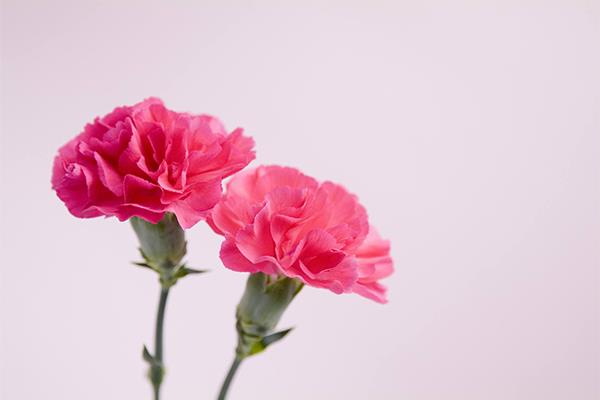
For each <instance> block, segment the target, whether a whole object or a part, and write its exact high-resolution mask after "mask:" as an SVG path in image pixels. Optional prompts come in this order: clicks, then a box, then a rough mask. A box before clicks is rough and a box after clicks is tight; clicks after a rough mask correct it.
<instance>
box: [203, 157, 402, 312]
mask: <svg viewBox="0 0 600 400" xmlns="http://www.w3.org/2000/svg"><path fill="white" fill-rule="evenodd" d="M207 221H208V223H209V224H210V226H211V227H212V228H213V230H215V232H217V233H219V234H221V235H223V236H224V237H225V241H224V242H223V245H222V246H221V260H222V261H223V263H224V264H225V266H226V267H227V268H229V269H232V270H234V271H242V272H251V273H254V272H263V273H265V274H270V275H285V276H288V277H292V278H297V279H299V280H301V281H302V282H304V283H305V284H308V285H310V286H314V287H320V288H326V289H329V290H331V291H333V292H335V293H347V292H354V293H358V294H360V295H361V296H365V297H368V298H370V299H372V300H375V301H377V302H380V303H385V302H386V296H385V292H386V289H385V287H384V286H382V285H381V284H380V283H379V282H378V281H379V279H382V278H385V277H387V276H389V275H390V274H391V273H392V272H393V265H392V260H391V258H390V254H389V253H390V245H389V242H388V241H386V240H383V239H381V238H380V237H379V235H378V234H377V232H376V231H375V230H374V229H373V228H372V227H370V226H369V222H368V219H367V213H366V211H365V209H364V208H363V206H361V205H360V204H359V203H358V200H357V198H356V196H354V195H352V194H350V193H348V192H347V191H346V190H345V189H344V188H343V187H342V186H340V185H336V184H334V183H331V182H324V183H319V182H317V181H316V180H315V179H313V178H310V177H308V176H306V175H303V174H302V173H301V172H300V171H298V170H296V169H293V168H285V167H280V166H268V167H259V168H256V169H254V170H251V171H247V172H242V173H241V174H239V175H237V176H235V177H234V178H233V179H232V180H231V182H229V184H228V185H227V192H226V194H225V195H224V196H223V198H222V199H221V201H220V202H219V204H217V205H216V206H215V208H214V209H213V211H212V212H211V214H210V215H209V217H208V219H207Z"/></svg>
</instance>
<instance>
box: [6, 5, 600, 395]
mask: <svg viewBox="0 0 600 400" xmlns="http://www.w3.org/2000/svg"><path fill="white" fill-rule="evenodd" d="M599 52H600V4H599V2H597V1H574V0H564V1H539V2H534V1H500V0H498V1H479V2H478V1H443V2H442V1H440V2H435V1H417V0H414V1H397V2H392V1H390V2H382V1H362V2H350V1H343V2H342V1H340V2H332V1H320V2H307V1H302V2H297V3H295V4H294V3H291V2H275V1H273V2H260V1H255V2H242V1H240V2H237V3H234V2H218V1H215V2H205V1H199V0H195V1H192V0H190V1H170V2H167V1H164V2H153V1H139V2H136V1H112V2H111V1H103V2H100V1H98V2H86V1H81V0H79V1H72V2H65V1H47V2H46V1H26V0H19V1H17V0H14V1H3V2H2V54H1V57H2V62H1V67H2V142H1V146H2V153H1V154H2V164H1V165H2V183H1V186H0V190H1V196H0V198H1V201H2V220H1V225H0V226H1V229H2V251H1V253H0V265H1V270H2V286H1V290H0V294H1V302H2V305H1V321H2V327H1V331H2V341H1V354H0V362H1V364H2V369H1V375H0V378H1V379H0V380H1V389H0V397H1V398H2V399H3V400H25V399H61V400H81V399H90V400H93V399H102V400H106V399H150V393H151V392H150V385H149V384H148V383H147V381H146V380H145V376H144V374H145V370H146V365H145V364H144V362H143V361H142V359H141V349H142V344H144V343H146V344H151V342H152V340H153V339H152V330H153V324H154V314H155V308H156V302H157V297H158V290H159V289H158V285H157V280H156V276H155V275H154V274H153V273H151V272H149V271H147V270H144V269H141V268H136V267H134V266H132V265H131V264H130V261H135V260H137V259H138V258H139V257H138V254H137V250H136V247H137V243H136V240H135V237H134V235H133V232H132V230H131V228H130V226H129V225H128V224H127V223H119V222H118V221H116V220H115V219H91V220H80V219H76V218H74V217H72V216H71V215H70V214H69V213H68V212H67V210H66V208H65V207H64V206H63V204H62V203H61V202H60V201H59V200H58V198H57V197H56V196H55V194H54V193H53V192H52V190H51V188H50V173H51V164H52V160H53V157H54V154H55V152H56V150H57V148H58V147H59V146H61V145H62V144H63V143H65V142H66V141H67V140H69V139H70V138H72V137H73V136H75V135H76V134H77V133H79V132H80V130H81V129H82V127H83V125H84V124H85V123H86V122H87V121H91V120H92V119H93V118H94V117H95V116H96V115H102V114H104V113H107V112H109V111H110V110H112V108H113V107H115V106H117V105H121V104H132V103H135V102H137V101H140V100H141V99H143V98H145V97H147V96H159V97H161V98H162V99H163V100H164V101H165V102H166V104H167V106H169V107H171V108H173V109H175V110H181V111H191V112H195V113H211V114H214V115H217V116H218V117H220V118H221V119H222V120H223V121H224V123H225V124H226V125H227V127H228V128H230V129H233V128H235V127H237V126H242V127H244V128H245V129H246V132H247V133H248V134H250V135H252V136H253V137H254V138H255V139H256V142H257V151H258V158H257V161H256V162H255V164H254V165H257V164H258V163H261V164H262V163H264V164H268V163H278V164H284V165H291V166H296V167H298V168H300V169H302V170H303V171H305V172H306V173H308V174H311V175H313V176H315V177H317V178H318V179H322V180H325V179H330V180H333V181H336V182H339V183H342V184H343V185H345V186H346V187H348V188H349V189H350V190H351V191H352V192H354V193H357V194H358V195H359V197H360V199H361V201H362V202H363V203H364V205H365V206H366V207H367V209H368V211H369V214H370V219H371V221H372V223H373V224H374V225H375V226H377V227H378V228H379V230H380V231H381V233H382V234H383V235H384V236H385V237H387V238H390V239H391V241H392V243H393V256H394V259H395V262H396V268H397V270H396V273H395V275H394V276H393V277H391V278H390V279H389V280H387V285H388V286H389V297H390V302H389V304H388V305H385V306H381V305H379V304H376V303H373V302H371V301H368V300H366V299H363V298H360V297H358V296H356V295H342V296H337V295H334V294H332V293H330V292H328V291H325V290H317V289H312V288H307V289H306V290H304V291H303V292H302V293H301V295H300V296H299V297H298V298H297V299H296V300H295V301H294V303H293V304H292V306H291V307H290V309H289V310H288V312H287V313H286V315H285V317H284V319H283V321H282V323H281V327H289V326H295V327H296V329H295V330H294V332H293V333H292V334H290V335H289V336H288V337H287V338H286V339H285V341H283V342H281V343H279V344H276V345H274V346H273V347H271V348H270V349H269V350H268V351H267V352H266V353H264V354H262V355H259V356H256V357H254V358H252V359H249V360H247V362H245V363H244V364H243V365H242V367H241V369H240V373H239V376H238V377H237V378H236V380H235V382H234V385H233V389H232V391H231V397H230V398H231V400H236V399H291V400H294V399H319V400H320V399H323V400H329V399H406V400H439V399H444V400H445V399H451V400H453V399H456V400H495V399H498V400H513V399H514V400H573V399H576V400H595V399H598V398H600V383H599V381H600V329H599V324H600V310H599V308H600V299H599V293H598V292H599V285H600V277H599V266H600V252H599V244H600V158H599V156H600V119H599V118H600V74H599V71H600V56H599ZM188 239H189V255H188V257H187V259H188V261H189V263H190V265H192V266H195V267H197V268H209V269H211V270H212V272H210V273H209V274H206V275H203V276H193V277H188V278H186V279H184V280H183V281H181V282H180V283H178V284H177V286H176V287H175V288H174V290H173V292H172V296H171V297H170V299H169V305H168V310H167V312H168V315H167V325H166V344H165V346H166V350H165V351H166V362H167V367H168V372H167V377H166V380H165V383H164V399H166V400H171V399H173V400H176V399H182V400H183V399H186V400H187V399H210V398H214V397H215V395H216V392H217V390H218V386H219V385H220V383H221V380H222V378H223V376H224V374H225V371H226V368H227V367H228V365H229V363H230V361H231V358H232V356H233V349H234V346H235V332H234V308H235V305H236V303H237V301H238V300H239V297H240V295H241V293H242V290H243V286H244V282H245V278H246V277H245V275H244V274H240V273H235V272H231V271H229V270H226V269H225V268H224V267H222V265H221V263H220V262H219V259H218V246H219V244H220V241H221V239H220V237H218V236H216V235H214V234H213V233H212V232H211V231H210V230H209V229H208V227H207V226H206V225H205V224H203V223H200V224H198V225H197V226H195V227H194V228H193V229H191V230H190V231H189V232H188Z"/></svg>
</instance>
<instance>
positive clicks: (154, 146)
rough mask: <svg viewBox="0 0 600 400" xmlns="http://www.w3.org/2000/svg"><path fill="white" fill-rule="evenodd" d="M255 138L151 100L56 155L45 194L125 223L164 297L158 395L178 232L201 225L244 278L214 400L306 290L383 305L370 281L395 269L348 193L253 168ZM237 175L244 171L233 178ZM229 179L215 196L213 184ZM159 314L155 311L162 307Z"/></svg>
mask: <svg viewBox="0 0 600 400" xmlns="http://www.w3.org/2000/svg"><path fill="white" fill-rule="evenodd" d="M253 147H254V141H253V140H252V139H251V138H249V137H246V136H244V135H243V132H242V130H241V129H236V130H234V131H233V132H231V133H228V132H227V131H226V130H225V128H224V127H223V125H222V124H221V123H220V122H219V120H218V119H216V118H214V117H211V116H207V115H192V114H188V113H179V112H174V111H172V110H169V109H167V108H166V107H165V106H164V105H163V103H162V102H161V101H160V100H159V99H155V98H151V99H147V100H145V101H143V102H141V103H138V104H136V105H134V106H131V107H119V108H117V109H115V110H114V111H113V112H112V113H110V114H108V115H106V116H104V117H102V118H97V119H96V120H95V121H94V122H93V123H91V124H88V125H87V126H86V127H85V129H84V131H83V132H82V133H81V134H80V135H78V136H77V137H76V138H74V139H73V140H71V141H70V142H68V143H67V144H66V145H65V146H63V147H62V148H61V149H60V150H59V154H58V156H57V157H56V159H55V162H54V169H53V176H52V186H53V188H54V189H55V190H56V193H57V195H58V197H59V198H60V199H61V200H62V201H63V202H64V203H65V205H66V206H67V207H68V209H69V211H70V212H71V213H72V214H73V215H75V216H77V217H81V218H90V217H98V216H107V217H108V216H115V217H117V218H118V219H119V220H121V221H124V220H131V222H132V224H133V227H134V229H135V231H136V234H137V235H138V238H139V240H140V245H141V252H142V256H143V258H144V260H143V262H141V263H140V265H143V266H145V267H148V268H151V269H153V270H155V271H156V272H158V274H159V276H160V281H161V297H160V301H159V310H158V315H157V329H156V344H155V349H154V352H153V353H151V352H150V351H148V350H146V349H145V351H144V357H145V359H146V360H147V361H148V362H149V364H150V373H149V376H150V379H151V381H152V383H153V386H154V393H155V399H158V398H159V393H160V384H161V382H162V378H163V375H164V367H163V357H162V353H163V351H162V326H163V319H164V308H165V304H166V300H167V295H168V293H169V289H170V288H171V286H172V285H173V284H175V283H176V281H177V280H178V279H180V278H181V277H183V276H185V275H187V274H190V273H195V272H200V271H196V270H193V269H190V268H188V267H187V266H186V265H185V264H182V260H183V258H184V256H185V251H186V250H185V249H186V242H185V233H184V229H188V228H191V227H193V226H194V225H195V224H196V223H198V222H199V221H202V220H205V221H206V222H207V223H208V224H209V225H210V226H211V228H212V229H213V230H214V231H215V232H216V233H218V234H220V235H222V236H223V237H224V241H223V244H222V246H221V249H220V257H221V260H222V262H223V264H224V265H225V266H226V267H227V268H229V269H231V270H234V271H239V272H248V273H250V276H249V279H248V283H247V286H246V291H245V293H244V295H243V296H242V300H241V301H240V304H239V306H238V309H237V313H236V317H237V323H236V327H237V331H238V346H237V348H236V355H235V358H234V362H233V364H232V368H231V370H230V371H229V373H228V374H227V377H226V379H225V382H224V384H223V387H222V390H221V393H220V395H219V398H225V396H226V392H227V388H228V387H229V384H230V383H231V379H232V378H233V375H234V374H235V372H236V370H237V368H238V366H239V364H240V362H241V361H242V360H243V359H245V358H247V357H248V356H250V355H253V354H256V353H258V352H260V351H262V350H264V349H265V348H266V347H267V346H268V345H270V344H271V343H273V342H275V341H277V340H279V339H281V338H282V337H283V336H285V334H286V333H287V331H282V332H274V330H275V328H276V325H277V322H278V321H279V318H280V317H281V315H282V313H283V312H284V311H285V309H286V307H287V306H288V305H289V303H290V302H291V301H292V299H293V298H294V297H295V296H296V294H297V293H298V292H299V291H300V289H301V288H302V287H303V286H304V285H308V286H312V287H318V288H325V289H329V290H331V291H333V292H334V293H338V294H340V293H356V294H359V295H361V296H364V297H367V298H369V299H372V300H374V301H377V302H380V303H384V302H385V301H386V294H385V287H384V286H382V285H381V284H380V283H379V280H380V279H382V278H385V277H387V276H389V275H390V274H391V273H392V271H393V265H392V260H391V258H390V255H389V252H390V246H389V242H388V241H386V240H383V239H381V237H380V236H379V235H378V233H377V231H376V230H375V229H374V228H373V227H372V226H370V224H369V221H368V218H367V213H366V211H365V209H364V207H363V206H362V205H361V204H360V203H359V202H358V199H357V198H356V196H354V195H353V194H351V193H349V192H348V191H347V190H346V189H345V188H343V187H342V186H340V185H337V184H334V183H331V182H322V183H320V182H318V181H316V180H315V179H313V178H311V177H308V176H306V175H304V174H302V173H301V172H300V171H298V170H297V169H294V168H288V167H281V166H261V167H258V168H255V169H253V170H245V171H241V170H242V169H243V168H244V167H246V166H247V165H248V164H249V163H250V162H251V161H252V160H253V159H254V158H255V153H254V151H253ZM240 171H241V172H240ZM231 175H234V176H233V178H232V179H231V180H230V181H229V183H228V184H227V190H226V192H225V193H224V194H223V191H222V180H223V179H224V178H227V177H229V176H231ZM161 308H162V310H161Z"/></svg>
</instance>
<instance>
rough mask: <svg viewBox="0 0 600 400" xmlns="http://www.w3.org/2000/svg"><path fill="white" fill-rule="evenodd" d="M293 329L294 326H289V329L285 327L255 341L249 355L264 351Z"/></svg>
mask: <svg viewBox="0 0 600 400" xmlns="http://www.w3.org/2000/svg"><path fill="white" fill-rule="evenodd" d="M292 329H294V328H289V329H285V330H283V331H279V332H275V333H272V334H270V335H267V336H265V337H263V338H262V339H261V340H259V341H256V342H254V343H253V344H252V346H251V347H250V351H249V353H248V355H249V356H252V355H254V354H258V353H260V352H263V351H264V350H265V349H266V348H267V347H269V346H270V345H272V344H273V343H275V342H278V341H280V340H281V339H283V338H284V337H286V336H287V334H288V333H290V332H291V331H292Z"/></svg>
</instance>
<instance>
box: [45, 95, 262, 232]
mask: <svg viewBox="0 0 600 400" xmlns="http://www.w3.org/2000/svg"><path fill="white" fill-rule="evenodd" d="M253 146H254V141H253V140H252V139H251V138H249V137H246V136H243V135H242V129H240V128H238V129H235V130H234V131H233V132H231V133H228V132H227V131H226V130H225V128H224V126H223V124H221V122H220V121H219V120H218V119H217V118H215V117H212V116H209V115H192V114H188V113H180V112H175V111H172V110H169V109H168V108H166V107H165V106H164V104H163V102H162V101H161V100H160V99H157V98H149V99H146V100H144V101H142V102H140V103H138V104H135V105H133V106H123V107H118V108H116V109H115V110H114V111H113V112H111V113H109V114H107V115H106V116H104V117H102V118H96V119H95V120H94V122H92V123H90V124H88V125H86V126H85V128H84V130H83V132H81V133H80V134H79V135H78V136H77V137H75V138H74V139H72V140H71V141H69V142H68V143H67V144H65V145H64V146H63V147H61V148H60V149H59V151H58V155H57V156H56V158H55V160H54V168H53V174H52V187H53V189H54V190H55V191H56V193H57V195H58V197H59V198H60V199H61V200H62V201H63V202H64V203H65V205H66V206H67V208H68V209H69V211H70V212H71V213H72V214H73V215H75V216H76V217H80V218H91V217H98V216H107V217H108V216H115V217H117V218H118V219H119V220H122V221H123V220H127V219H129V218H131V217H134V216H137V217H140V218H143V219H145V220H147V221H149V222H152V223H157V222H158V221H160V220H161V219H162V217H163V216H164V214H165V213H167V212H171V213H173V214H175V215H176V216H177V220H178V221H179V224H180V225H181V226H182V227H184V228H189V227H191V226H193V225H194V224H195V223H197V222H198V221H199V220H201V219H203V218H205V217H206V215H207V214H208V212H209V211H210V209H211V208H212V207H213V206H214V205H215V204H216V203H217V202H218V200H219V198H220V196H221V193H222V185H221V181H222V180H223V178H225V177H227V176H230V175H232V174H234V173H235V172H237V171H239V170H241V169H242V168H244V167H245V166H246V165H248V163H249V162H250V161H252V160H253V159H254V151H253Z"/></svg>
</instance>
